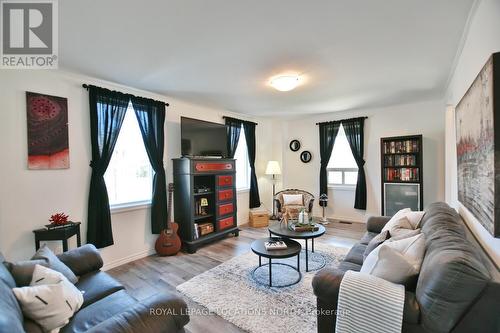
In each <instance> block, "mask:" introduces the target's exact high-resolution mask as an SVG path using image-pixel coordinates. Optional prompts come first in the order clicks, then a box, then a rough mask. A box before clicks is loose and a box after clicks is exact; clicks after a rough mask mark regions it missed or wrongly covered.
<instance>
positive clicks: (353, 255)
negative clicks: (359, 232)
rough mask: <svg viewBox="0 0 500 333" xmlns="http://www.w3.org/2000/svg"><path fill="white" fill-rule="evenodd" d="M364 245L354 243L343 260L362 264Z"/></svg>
mask: <svg viewBox="0 0 500 333" xmlns="http://www.w3.org/2000/svg"><path fill="white" fill-rule="evenodd" d="M366 246H367V245H364V244H359V243H358V244H356V245H354V246H353V247H352V248H351V250H350V251H349V253H347V255H346V256H345V258H344V261H347V262H352V263H354V264H358V265H362V264H363V253H365V250H366Z"/></svg>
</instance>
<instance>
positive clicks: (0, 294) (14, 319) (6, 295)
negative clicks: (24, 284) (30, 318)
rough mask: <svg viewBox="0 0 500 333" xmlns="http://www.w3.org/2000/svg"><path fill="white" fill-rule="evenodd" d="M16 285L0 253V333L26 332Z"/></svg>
mask: <svg viewBox="0 0 500 333" xmlns="http://www.w3.org/2000/svg"><path fill="white" fill-rule="evenodd" d="M15 286H16V283H15V282H14V279H13V278H12V275H11V274H10V272H9V271H8V270H7V267H5V265H4V264H3V256H2V255H1V254H0V333H18V332H24V329H23V313H22V311H21V308H20V307H19V303H18V302H17V299H16V296H14V293H13V292H12V288H14V287H15Z"/></svg>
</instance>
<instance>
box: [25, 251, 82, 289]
mask: <svg viewBox="0 0 500 333" xmlns="http://www.w3.org/2000/svg"><path fill="white" fill-rule="evenodd" d="M31 259H32V260H33V259H42V260H45V261H46V262H47V263H48V267H49V268H51V269H53V270H55V271H57V272H59V273H61V274H62V275H64V276H65V277H66V278H67V279H68V280H69V281H70V282H71V283H73V284H75V283H76V282H78V277H77V276H76V275H75V273H73V271H72V270H71V269H70V268H69V267H68V266H66V265H65V264H64V263H63V262H62V261H61V260H59V258H58V257H57V256H56V255H55V254H54V252H52V250H51V249H49V248H48V247H47V245H44V246H42V247H41V248H40V249H39V250H38V251H37V252H36V253H35V255H34V256H33V258H31Z"/></svg>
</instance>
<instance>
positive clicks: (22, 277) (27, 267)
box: [5, 259, 49, 287]
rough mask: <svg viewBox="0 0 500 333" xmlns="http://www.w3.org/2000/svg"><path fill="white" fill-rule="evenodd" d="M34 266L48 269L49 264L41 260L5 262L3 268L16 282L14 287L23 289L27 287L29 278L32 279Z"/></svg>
mask: <svg viewBox="0 0 500 333" xmlns="http://www.w3.org/2000/svg"><path fill="white" fill-rule="evenodd" d="M36 265H42V266H45V267H48V266H49V264H48V263H47V261H45V260H43V259H37V260H23V261H16V262H14V263H12V262H5V266H6V267H7V268H8V270H9V271H10V274H11V275H12V277H13V278H14V281H16V286H18V287H24V286H29V285H30V282H31V278H32V277H33V271H34V270H35V266H36Z"/></svg>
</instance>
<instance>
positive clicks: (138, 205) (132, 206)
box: [109, 200, 151, 214]
mask: <svg viewBox="0 0 500 333" xmlns="http://www.w3.org/2000/svg"><path fill="white" fill-rule="evenodd" d="M150 207H151V200H146V201H136V202H127V203H122V204H116V205H111V206H110V207H109V208H110V211H111V214H121V213H125V212H131V211H134V210H141V209H149V208H150Z"/></svg>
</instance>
